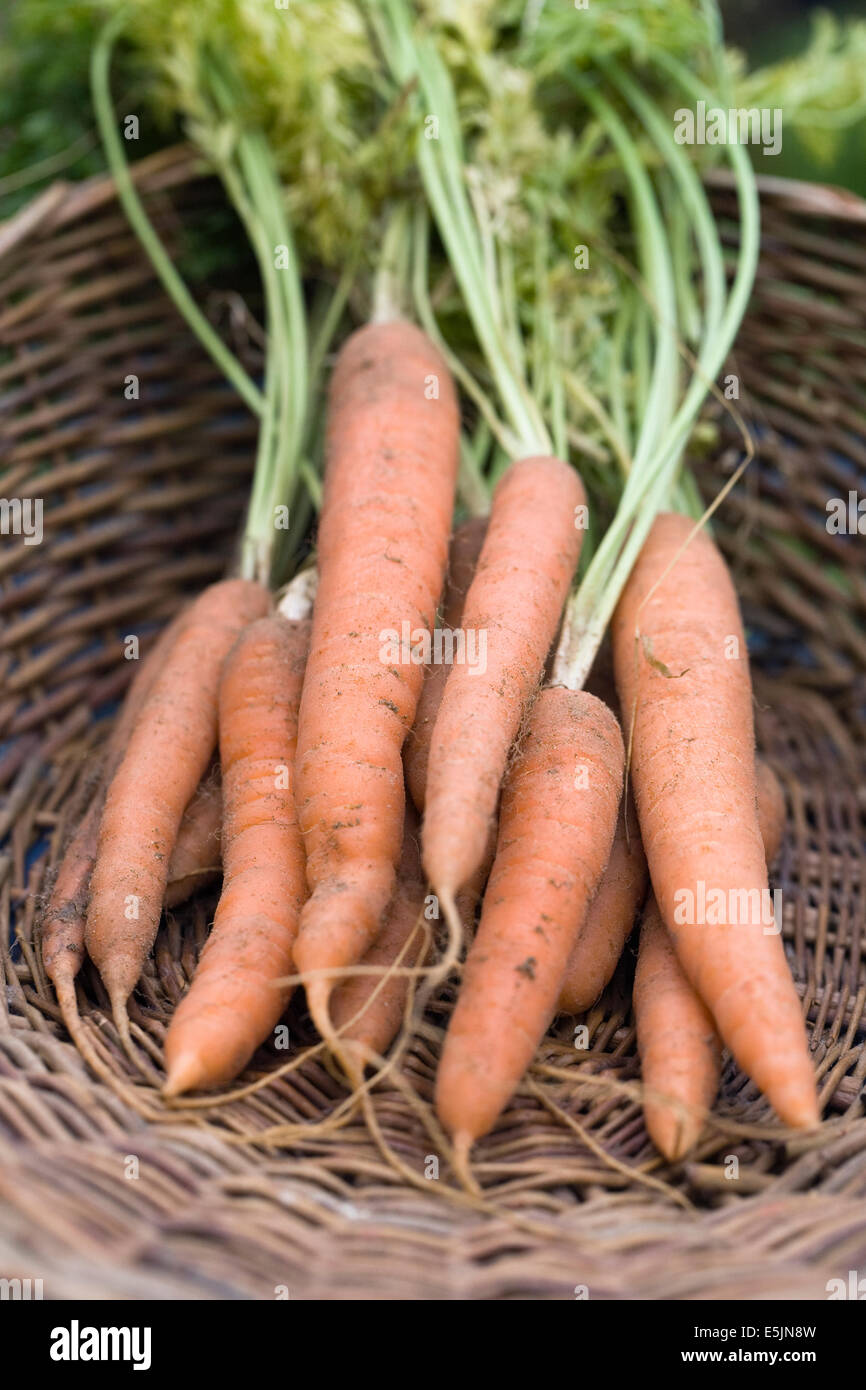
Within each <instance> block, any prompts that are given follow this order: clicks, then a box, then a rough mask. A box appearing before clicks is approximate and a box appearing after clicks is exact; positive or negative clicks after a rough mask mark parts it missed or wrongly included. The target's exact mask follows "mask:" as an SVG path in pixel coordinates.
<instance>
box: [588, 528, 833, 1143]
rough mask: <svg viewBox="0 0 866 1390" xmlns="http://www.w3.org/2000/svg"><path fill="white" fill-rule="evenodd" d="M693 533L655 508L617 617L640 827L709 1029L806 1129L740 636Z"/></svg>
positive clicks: (708, 552)
mask: <svg viewBox="0 0 866 1390" xmlns="http://www.w3.org/2000/svg"><path fill="white" fill-rule="evenodd" d="M692 529H693V527H692V523H691V522H690V521H689V520H688V519H687V518H685V517H683V516H678V515H675V514H664V515H661V516H659V517H658V518H657V519H656V521H655V523H654V525H653V527H652V530H651V531H650V534H649V537H648V539H647V541H646V543H645V545H644V547H643V550H642V551H641V554H640V556H639V557H638V560H637V563H636V565H635V567H634V570H633V571H632V574H631V576H630V578H629V581H628V583H627V585H626V588H625V590H624V592H623V596H622V598H621V600H620V603H619V606H618V609H617V612H616V614H615V616H614V623H613V641H614V661H615V668H616V678H617V687H618V690H619V695H620V702H621V705H622V710H623V715H624V717H625V718H626V719H627V720H628V719H630V720H632V721H633V729H632V782H633V785H634V790H635V799H636V802H637V811H638V819H639V821H640V828H641V836H642V839H643V844H644V849H645V851H646V856H647V862H648V864H649V869H650V875H651V877H652V883H653V889H654V892H655V895H656V899H657V901H658V905H659V909H660V911H661V915H662V919H663V921H664V923H665V926H666V927H667V928H668V930H669V931H670V933H671V936H672V938H673V942H674V946H675V948H676V952H677V956H678V957H679V960H680V963H681V965H682V967H683V969H684V971H685V973H686V975H687V976H688V978H689V980H690V981H691V984H692V986H693V987H694V989H695V990H696V991H697V992H698V994H699V995H700V997H701V998H702V1000H703V1002H704V1003H705V1004H706V1005H707V1007H708V1008H709V1010H710V1012H711V1013H712V1015H713V1017H714V1019H715V1023H716V1026H717V1028H718V1030H719V1032H720V1033H721V1036H722V1038H723V1039H724V1041H725V1043H726V1044H727V1046H728V1047H729V1048H730V1049H731V1052H732V1053H733V1055H734V1057H735V1058H736V1059H737V1061H738V1063H739V1064H740V1066H741V1067H742V1068H743V1070H744V1071H746V1072H747V1073H748V1074H749V1075H750V1076H751V1077H752V1078H753V1080H754V1081H755V1082H756V1083H757V1085H758V1086H759V1087H760V1088H761V1090H762V1091H763V1092H764V1093H765V1095H766V1096H767V1097H768V1099H769V1100H770V1101H771V1103H772V1104H773V1105H774V1107H775V1109H776V1112H777V1114H778V1115H779V1116H780V1117H781V1119H782V1120H783V1121H785V1122H786V1123H788V1124H791V1125H796V1126H811V1125H814V1124H816V1123H817V1120H818V1107H817V1100H816V1095H815V1083H814V1078H813V1073H812V1066H811V1062H810V1059H809V1052H808V1048H807V1046H806V1038H805V1030H804V1027H803V1019H802V1016H801V1010H800V1003H799V1000H798V998H797V992H796V990H795V988H794V984H793V981H792V979H791V975H790V972H789V970H788V966H787V962H786V960H785V952H784V948H783V946H782V942H781V939H780V937H779V935H778V934H777V933H776V931H775V929H774V926H773V917H772V911H771V909H770V906H769V903H768V897H769V893H768V887H767V867H766V862H765V858H764V848H763V845H762V842H761V835H760V830H759V827H758V818H757V810H756V795H757V788H756V775H755V756H754V732H753V725H752V690H751V682H750V679H749V669H748V657H747V653H746V642H745V636H744V634H743V629H742V623H741V620H740V614H739V610H738V607H737V600H736V595H735V593H734V589H733V585H732V583H731V579H730V576H729V574H728V571H727V568H726V566H725V563H724V561H723V560H722V557H721V556H720V554H719V553H718V551H717V550H716V548H715V546H714V545H713V543H712V541H711V540H710V539H709V537H708V536H707V535H706V534H704V533H702V532H699V533H698V534H696V535H695V536H694V537H693V538H692V539H691V542H690V543H689V544H688V547H687V548H686V549H685V550H684V551H682V553H681V554H680V553H679V552H680V551H681V548H682V546H683V545H684V544H685V542H686V541H687V540H688V539H689V536H690V535H691V532H692ZM638 634H639V636H638ZM765 928H766V930H765Z"/></svg>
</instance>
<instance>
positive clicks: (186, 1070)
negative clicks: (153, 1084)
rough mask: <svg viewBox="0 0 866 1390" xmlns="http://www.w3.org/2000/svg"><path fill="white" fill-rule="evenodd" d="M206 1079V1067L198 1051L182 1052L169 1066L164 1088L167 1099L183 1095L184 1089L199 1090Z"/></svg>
mask: <svg viewBox="0 0 866 1390" xmlns="http://www.w3.org/2000/svg"><path fill="white" fill-rule="evenodd" d="M203 1081H204V1068H203V1067H202V1064H201V1058H200V1057H199V1055H198V1053H197V1052H182V1053H181V1054H180V1056H179V1057H176V1058H175V1059H174V1061H173V1062H172V1063H171V1065H170V1066H169V1068H168V1073H167V1075H166V1078H165V1082H164V1084H163V1088H162V1094H163V1095H164V1096H165V1097H166V1099H167V1100H168V1099H171V1097H172V1096H179V1095H182V1094H183V1092H184V1091H198V1090H201V1088H202V1082H203Z"/></svg>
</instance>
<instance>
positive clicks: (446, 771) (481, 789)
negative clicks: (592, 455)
mask: <svg viewBox="0 0 866 1390" xmlns="http://www.w3.org/2000/svg"><path fill="white" fill-rule="evenodd" d="M583 502H584V492H583V488H582V486H581V482H580V479H579V477H578V475H577V474H576V473H575V471H574V469H573V468H570V467H569V466H568V465H567V464H565V463H562V462H561V460H559V459H556V458H545V457H537V458H527V459H523V460H521V461H520V462H518V463H514V464H512V465H511V467H510V468H509V469H508V471H507V472H506V474H505V475H504V477H503V479H502V481H501V482H500V483H499V485H498V486H497V488H496V492H495V493H494V497H493V504H492V508H491V512H490V521H489V525H488V529H487V535H486V537H485V540H484V544H483V546H482V550H481V555H480V558H479V561H478V568H477V570H476V572H475V577H474V578H473V580H472V583H471V585H470V587H469V592H468V594H467V595H466V602H465V606H464V610H463V627H464V630H465V631H467V632H472V633H475V634H478V635H479V636H483V637H484V638H485V639H486V644H487V648H486V662H485V664H484V665H481V666H476V667H470V666H468V665H461V666H454V667H453V668H452V669H451V671H450V672H449V675H448V679H447V681H446V683H445V689H444V692H443V695H442V701H441V704H440V706H439V713H438V716H437V719H436V725H435V728H434V730H433V736H432V739H431V743H430V756H429V771H428V784H427V796H426V803H425V805H426V810H425V818H424V828H423V835H422V845H423V858H424V867H425V869H426V871H427V874H428V876H429V878H430V880H431V882H432V884H433V886H434V888H435V889H436V891H437V893H438V894H439V896H440V898H442V899H443V900H444V901H445V902H446V904H447V903H448V902H453V898H454V895H455V893H456V892H457V891H458V890H459V889H460V888H461V887H462V886H463V885H464V884H465V883H466V882H467V881H468V880H469V879H470V878H471V876H472V874H473V873H474V872H475V871H476V870H477V869H478V867H479V865H480V863H481V862H482V859H483V856H484V850H485V847H486V844H487V840H488V836H489V834H490V828H491V825H492V823H493V818H494V813H495V810H496V802H497V799H498V796H499V789H500V786H501V783H502V778H503V775H504V773H505V768H506V764H507V762H508V756H509V752H510V750H511V747H512V745H513V743H514V741H515V739H516V737H517V734H518V731H519V729H520V726H521V723H522V721H523V719H524V717H525V715H526V712H527V709H528V706H529V702H530V700H531V698H532V696H533V694H534V693H535V690H536V688H537V686H538V682H539V680H540V679H541V675H542V672H543V669H544V662H545V659H546V657H547V654H548V651H549V649H550V645H551V643H552V641H553V639H554V637H555V635H556V631H557V628H558V626H559V620H560V615H561V613H562V606H563V603H564V602H565V598H566V595H567V593H568V588H569V585H570V583H571V579H572V576H573V574H574V571H575V567H576V565H577V560H578V555H579V553H580V542H581V536H582V532H581V530H580V529H578V525H577V520H578V514H577V508H578V507H580V506H581V505H582V504H583Z"/></svg>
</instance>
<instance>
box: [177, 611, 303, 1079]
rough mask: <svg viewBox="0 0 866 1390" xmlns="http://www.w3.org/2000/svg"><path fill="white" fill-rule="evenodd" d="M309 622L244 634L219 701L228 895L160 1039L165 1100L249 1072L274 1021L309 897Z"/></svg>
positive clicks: (266, 623)
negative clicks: (304, 768)
mask: <svg viewBox="0 0 866 1390" xmlns="http://www.w3.org/2000/svg"><path fill="white" fill-rule="evenodd" d="M309 640H310V624H309V622H308V621H301V622H288V621H287V620H286V619H285V618H284V617H282V616H281V615H280V614H279V613H277V614H274V615H273V616H271V617H268V618H260V619H259V621H258V622H254V623H252V624H251V625H250V626H249V627H248V628H246V630H245V631H244V632H242V633H241V635H240V637H239V638H238V640H237V642H236V643H235V646H234V647H233V649H232V651H231V653H230V655H229V657H228V659H227V661H226V665H225V669H224V671H223V676H222V681H221V683H220V690H219V730H220V760H221V763H222V776H223V863H224V865H225V872H224V878H223V890H222V895H221V897H220V900H219V906H218V907H217V911H216V917H215V919H214V925H213V930H212V932H211V934H210V936H209V938H208V941H207V944H206V945H205V948H204V950H203V951H202V955H201V960H200V961H199V965H198V969H197V970H196V973H195V977H194V978H193V982H192V984H191V986H190V988H189V991H188V993H187V994H186V996H185V997H184V998H183V999H182V1001H181V1003H180V1005H179V1006H178V1009H177V1011H176V1013H175V1016H174V1018H173V1019H172V1022H171V1026H170V1028H169V1030H168V1034H167V1036H166V1040H165V1058H166V1067H167V1072H168V1076H167V1079H166V1083H165V1087H164V1092H165V1094H166V1095H167V1096H176V1095H179V1094H180V1093H181V1092H182V1091H189V1090H209V1089H210V1088H212V1087H214V1086H221V1085H224V1084H225V1083H226V1082H229V1081H231V1080H232V1079H233V1078H234V1077H235V1076H237V1075H238V1073H239V1072H240V1071H242V1070H243V1068H244V1067H245V1066H246V1064H247V1062H248V1061H249V1059H250V1057H251V1056H252V1055H253V1053H254V1052H255V1050H256V1048H257V1047H258V1046H259V1044H260V1043H261V1042H262V1041H263V1040H264V1039H265V1038H266V1037H267V1035H268V1034H269V1033H270V1031H271V1029H272V1028H273V1027H274V1024H275V1023H276V1022H277V1020H278V1019H279V1017H280V1015H281V1014H282V1012H283V1010H284V1009H285V1006H286V1003H287V1002H288V998H289V994H290V992H291V991H290V989H288V988H287V987H285V986H284V987H282V988H278V987H277V986H276V984H275V982H276V981H277V980H280V979H283V978H285V976H287V975H290V974H291V973H292V970H293V962H292V943H293V942H294V939H295V935H296V933H297V927H298V918H299V916H300V911H301V904H302V903H303V900H304V897H305V890H306V883H305V874H304V850H303V844H302V842H301V832H300V830H299V828H298V821H297V813H296V811H295V802H294V762H295V748H296V743H297V720H298V706H299V705H300V699H301V684H302V682H303V676H304V665H305V662H306V656H307V648H308V646H309Z"/></svg>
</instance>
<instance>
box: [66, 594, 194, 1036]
mask: <svg viewBox="0 0 866 1390" xmlns="http://www.w3.org/2000/svg"><path fill="white" fill-rule="evenodd" d="M185 617H186V609H183V610H182V611H181V612H180V613H178V614H177V616H176V617H175V618H173V619H172V621H171V622H170V623H169V624H168V625H167V627H165V628H164V629H163V631H162V632H161V633H160V634H159V637H158V638H157V640H156V644H155V645H154V647H153V649H152V651H150V652H148V654H147V655H146V656H145V657H144V658H143V660H142V661H141V665H140V666H139V669H138V670H137V671H136V673H135V675H134V676H133V678H132V682H131V684H130V686H129V689H128V690H127V692H126V698H125V699H124V702H123V705H122V706H121V709H120V713H119V714H118V716H117V719H116V720H115V722H114V726H113V728H112V730H111V733H110V734H109V736H108V739H107V741H106V745H105V751H104V753H103V756H102V767H101V771H100V776H99V782H98V784H97V786H96V788H95V789H94V793H93V798H92V800H91V803H90V806H89V807H88V809H87V811H86V812H85V814H84V816H83V817H82V820H81V822H80V824H79V825H78V828H77V829H76V831H75V833H74V835H73V836H72V839H71V840H70V841H69V844H68V845H67V847H66V850H65V852H64V855H63V859H62V860H61V863H60V867H59V869H58V871H57V877H56V878H55V880H54V884H53V887H52V890H51V896H50V898H49V900H48V904H47V906H46V909H45V915H44V917H43V920H42V927H41V933H40V941H41V948H42V961H43V964H44V966H45V969H46V971H47V972H48V975H49V978H50V979H51V980H52V982H53V984H54V987H55V990H56V991H57V995H58V1000H59V1002H60V1004H61V1009H63V1011H64V1013H65V1011H66V1009H67V1007H69V1006H71V1005H72V1004H73V1003H74V995H73V994H72V986H73V981H74V980H75V977H76V975H77V974H78V972H79V970H80V969H81V966H82V964H83V962H84V922H85V917H86V914H87V900H88V895H89V891H90V878H91V875H92V873H93V866H94V864H95V863H96V853H97V847H98V844H99V826H100V822H101V820H102V808H103V805H104V802H105V794H106V790H107V787H108V783H109V782H110V780H111V778H112V777H113V776H114V774H115V772H116V771H117V768H118V766H119V764H120V761H121V759H122V757H123V754H124V752H125V750H126V745H127V744H128V742H129V739H130V735H131V733H132V730H133V728H134V727H135V721H136V720H137V718H138V716H139V713H140V711H141V709H142V706H143V704H144V701H145V700H146V698H147V695H148V693H149V691H150V688H151V686H152V684H153V681H154V678H155V676H156V673H157V671H158V670H159V668H160V666H161V665H162V663H163V662H164V661H165V659H166V656H167V654H168V652H169V651H170V650H171V647H172V644H173V643H174V640H175V637H176V636H177V633H178V631H179V630H180V627H181V626H182V624H183V622H184V620H185Z"/></svg>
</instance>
